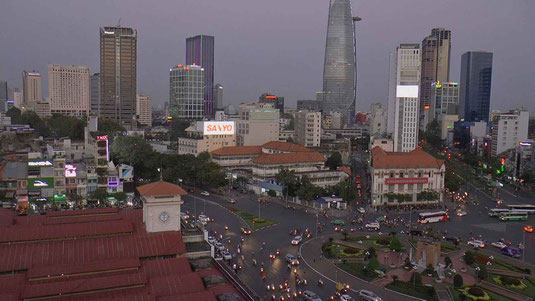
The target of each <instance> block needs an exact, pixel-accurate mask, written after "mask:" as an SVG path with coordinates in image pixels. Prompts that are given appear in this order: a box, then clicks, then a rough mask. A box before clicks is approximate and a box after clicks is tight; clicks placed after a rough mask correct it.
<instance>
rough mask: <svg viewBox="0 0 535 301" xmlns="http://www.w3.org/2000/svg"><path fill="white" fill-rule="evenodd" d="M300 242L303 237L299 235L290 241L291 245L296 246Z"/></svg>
mask: <svg viewBox="0 0 535 301" xmlns="http://www.w3.org/2000/svg"><path fill="white" fill-rule="evenodd" d="M301 241H303V237H302V236H301V235H297V236H296V237H294V239H292V245H296V246H297V245H298V244H299V243H300V242H301Z"/></svg>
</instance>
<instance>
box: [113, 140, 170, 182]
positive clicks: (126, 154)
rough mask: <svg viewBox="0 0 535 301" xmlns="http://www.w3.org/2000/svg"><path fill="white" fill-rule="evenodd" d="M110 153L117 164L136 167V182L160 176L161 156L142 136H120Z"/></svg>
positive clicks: (114, 142)
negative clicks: (140, 179)
mask: <svg viewBox="0 0 535 301" xmlns="http://www.w3.org/2000/svg"><path fill="white" fill-rule="evenodd" d="M110 153H111V156H112V158H113V160H114V161H115V162H116V163H124V164H128V165H131V166H133V167H134V171H135V172H134V181H137V179H139V178H142V179H147V180H149V181H150V180H152V179H156V178H158V176H159V173H158V168H160V167H161V165H160V161H159V156H157V155H156V153H155V152H154V150H153V149H152V146H151V145H150V144H149V143H148V142H147V141H145V139H143V137H141V136H137V135H135V136H118V137H117V138H115V140H114V141H113V143H112V145H111V149H110Z"/></svg>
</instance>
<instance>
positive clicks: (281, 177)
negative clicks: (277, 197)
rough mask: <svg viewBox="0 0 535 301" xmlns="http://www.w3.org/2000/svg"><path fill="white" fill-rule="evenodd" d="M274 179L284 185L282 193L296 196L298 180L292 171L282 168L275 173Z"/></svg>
mask: <svg viewBox="0 0 535 301" xmlns="http://www.w3.org/2000/svg"><path fill="white" fill-rule="evenodd" d="M275 181H277V183H279V184H280V185H282V186H284V188H283V193H284V194H285V195H286V196H290V197H294V196H296V192H297V189H298V188H299V181H298V180H297V177H296V176H295V174H294V172H293V171H291V170H289V169H286V168H283V169H281V170H280V171H279V172H278V173H277V174H276V175H275Z"/></svg>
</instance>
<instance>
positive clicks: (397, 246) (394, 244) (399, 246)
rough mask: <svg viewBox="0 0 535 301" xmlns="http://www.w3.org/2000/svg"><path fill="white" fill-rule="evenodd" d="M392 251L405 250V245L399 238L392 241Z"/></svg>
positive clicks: (395, 237) (394, 237)
mask: <svg viewBox="0 0 535 301" xmlns="http://www.w3.org/2000/svg"><path fill="white" fill-rule="evenodd" d="M390 249H391V250H394V251H396V252H400V251H401V250H402V249H403V245H402V244H401V241H400V240H399V238H398V237H397V236H395V235H394V236H393V237H392V239H391V240H390Z"/></svg>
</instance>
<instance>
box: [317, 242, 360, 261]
mask: <svg viewBox="0 0 535 301" xmlns="http://www.w3.org/2000/svg"><path fill="white" fill-rule="evenodd" d="M322 251H323V254H324V255H325V257H327V258H338V257H341V258H361V257H363V256H364V253H366V250H361V249H357V248H352V247H347V246H344V245H339V244H336V243H330V242H328V243H325V244H324V245H323V247H322Z"/></svg>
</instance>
